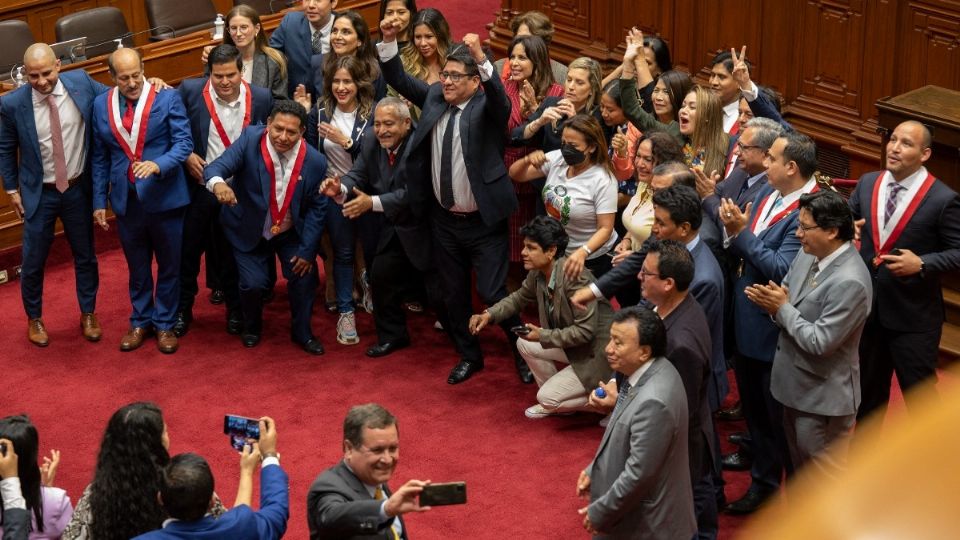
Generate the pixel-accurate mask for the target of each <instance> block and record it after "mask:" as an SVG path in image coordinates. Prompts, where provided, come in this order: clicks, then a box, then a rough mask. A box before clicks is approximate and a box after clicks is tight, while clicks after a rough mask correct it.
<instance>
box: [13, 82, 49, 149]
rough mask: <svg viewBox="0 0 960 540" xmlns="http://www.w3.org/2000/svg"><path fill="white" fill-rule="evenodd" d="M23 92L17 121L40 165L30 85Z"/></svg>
mask: <svg viewBox="0 0 960 540" xmlns="http://www.w3.org/2000/svg"><path fill="white" fill-rule="evenodd" d="M25 88H27V91H26V92H24V95H23V101H22V102H21V103H20V107H18V112H17V116H18V117H19V120H18V122H19V123H20V125H22V126H24V129H25V130H26V139H27V140H28V141H30V148H32V149H33V153H34V155H35V156H36V159H37V161H38V162H39V163H40V164H41V165H42V164H43V158H42V157H41V156H40V136H39V135H37V122H36V120H35V119H34V118H33V90H32V89H30V87H25Z"/></svg>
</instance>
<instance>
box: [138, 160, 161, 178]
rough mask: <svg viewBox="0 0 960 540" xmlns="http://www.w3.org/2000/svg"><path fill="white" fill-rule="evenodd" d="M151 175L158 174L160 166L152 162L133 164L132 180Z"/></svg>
mask: <svg viewBox="0 0 960 540" xmlns="http://www.w3.org/2000/svg"><path fill="white" fill-rule="evenodd" d="M152 174H160V166H159V165H157V164H156V163H154V162H152V161H136V162H134V163H133V176H134V178H146V177H148V176H150V175H152Z"/></svg>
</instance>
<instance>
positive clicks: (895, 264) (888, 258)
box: [880, 248, 923, 277]
mask: <svg viewBox="0 0 960 540" xmlns="http://www.w3.org/2000/svg"><path fill="white" fill-rule="evenodd" d="M880 258H881V259H883V261H884V262H885V263H886V264H887V270H890V273H891V274H893V275H895V276H897V277H907V276H912V275H914V274H919V273H920V267H921V265H922V264H923V261H922V260H920V257H919V256H918V255H917V254H916V253H914V252H912V251H910V250H909V249H904V248H901V249H900V254H899V255H890V254H888V255H881V256H880Z"/></svg>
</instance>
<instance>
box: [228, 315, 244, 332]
mask: <svg viewBox="0 0 960 540" xmlns="http://www.w3.org/2000/svg"><path fill="white" fill-rule="evenodd" d="M241 330H243V313H241V312H240V310H239V309H232V310H230V311H227V333H228V334H230V335H232V336H236V335H239V334H240V331H241Z"/></svg>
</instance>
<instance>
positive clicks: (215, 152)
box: [204, 83, 247, 163]
mask: <svg viewBox="0 0 960 540" xmlns="http://www.w3.org/2000/svg"><path fill="white" fill-rule="evenodd" d="M208 84H209V83H208ZM210 96H211V97H212V98H213V108H214V110H215V111H217V116H218V117H219V118H220V124H221V125H222V126H223V130H224V131H226V132H227V138H228V139H230V142H231V143H232V142H233V141H235V140H237V138H238V137H240V132H241V131H243V117H244V115H245V114H246V112H247V101H246V97H247V87H246V85H243V84H241V85H240V94H239V95H238V96H237V99H235V100H233V101H230V102H227V101H224V100H222V99H220V97H219V96H217V92H216V90H214V89H213V84H210ZM226 149H227V148H226V146H224V144H223V139H221V138H220V132H218V131H217V126H216V124H214V123H213V118H211V119H210V133H209V134H208V135H207V155H206V156H204V159H205V160H206V162H207V163H210V162H212V161H213V160H215V159H217V158H218V157H220V156H221V155H222V154H223V153H224V152H225V151H226Z"/></svg>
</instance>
